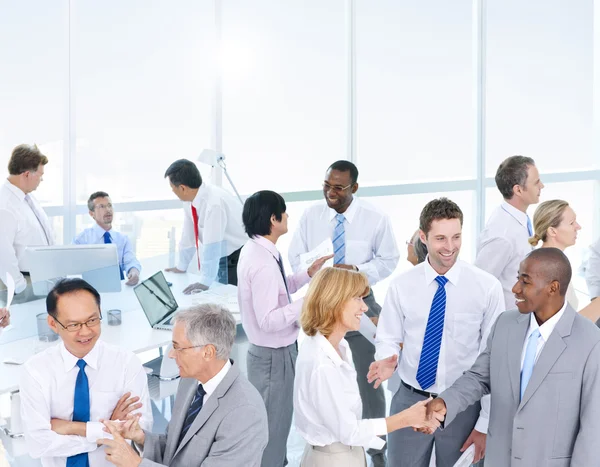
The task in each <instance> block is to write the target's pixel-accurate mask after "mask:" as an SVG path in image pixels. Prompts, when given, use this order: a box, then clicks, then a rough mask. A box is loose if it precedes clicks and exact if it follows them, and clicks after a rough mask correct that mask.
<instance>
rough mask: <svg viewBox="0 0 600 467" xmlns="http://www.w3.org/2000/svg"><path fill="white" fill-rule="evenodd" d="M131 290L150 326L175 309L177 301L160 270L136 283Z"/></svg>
mask: <svg viewBox="0 0 600 467" xmlns="http://www.w3.org/2000/svg"><path fill="white" fill-rule="evenodd" d="M133 290H134V291H135V295H136V296H137V299H138V301H139V302H140V305H141V306H142V310H144V313H145V314H146V318H148V321H149V322H150V326H154V325H155V324H158V323H160V322H161V321H162V320H163V319H164V318H166V317H167V316H168V315H169V314H170V313H172V312H173V311H175V310H176V309H177V302H176V301H175V297H173V294H172V293H171V289H170V288H169V285H168V284H167V280H166V279H165V275H164V274H163V273H162V271H158V272H157V273H156V274H154V275H153V276H152V277H150V278H148V279H146V280H145V281H143V282H141V283H140V284H139V285H136V286H135V287H134V289H133Z"/></svg>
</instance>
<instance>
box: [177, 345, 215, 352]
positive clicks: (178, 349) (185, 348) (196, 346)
mask: <svg viewBox="0 0 600 467" xmlns="http://www.w3.org/2000/svg"><path fill="white" fill-rule="evenodd" d="M207 345H209V344H202V345H192V346H191V347H179V346H178V345H177V344H173V350H174V351H175V352H181V351H182V350H187V349H197V348H200V347H206V346H207Z"/></svg>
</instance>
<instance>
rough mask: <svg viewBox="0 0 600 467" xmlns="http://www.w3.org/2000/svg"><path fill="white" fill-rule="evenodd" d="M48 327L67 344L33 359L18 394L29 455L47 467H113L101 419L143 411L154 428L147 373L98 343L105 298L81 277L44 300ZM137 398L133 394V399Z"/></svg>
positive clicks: (61, 284)
mask: <svg viewBox="0 0 600 467" xmlns="http://www.w3.org/2000/svg"><path fill="white" fill-rule="evenodd" d="M46 308H47V310H48V325H49V326H50V328H51V329H52V330H53V331H54V332H55V333H57V334H58V335H59V336H60V337H61V339H62V341H61V342H60V343H59V344H58V345H55V346H53V347H50V348H49V349H47V350H45V351H43V352H41V353H39V354H37V355H35V356H33V357H32V358H31V359H29V360H28V361H27V362H26V363H25V366H24V368H23V373H22V376H21V382H20V385H19V390H20V392H21V416H22V419H23V425H24V432H25V440H26V442H27V447H28V451H29V454H30V455H31V457H33V458H41V460H42V466H44V467H65V466H66V467H79V466H89V467H99V466H107V465H110V463H109V462H107V461H106V460H105V453H104V449H103V448H98V445H97V440H98V439H100V438H103V437H104V436H105V433H104V432H103V425H102V423H101V422H100V420H101V419H110V420H124V419H125V418H126V416H127V414H128V413H130V412H132V411H135V410H138V409H140V408H141V409H142V410H141V420H140V423H141V424H142V426H143V427H145V428H147V429H149V428H151V427H152V410H151V406H150V398H149V395H148V387H147V381H146V372H145V371H144V370H143V368H142V364H141V363H140V361H139V360H138V358H137V357H136V356H135V355H134V354H133V353H131V352H128V351H125V350H123V349H120V348H118V347H114V346H112V345H109V344H106V343H105V342H103V341H101V340H99V338H100V331H101V327H100V321H101V319H102V314H101V312H100V295H99V294H98V292H97V291H96V289H94V288H93V287H92V286H91V285H89V284H88V283H87V282H85V281H84V280H82V279H64V280H62V281H60V282H58V283H57V284H56V286H55V287H54V288H53V289H52V290H51V291H50V293H49V294H48V297H47V298H46ZM130 396H131V397H130Z"/></svg>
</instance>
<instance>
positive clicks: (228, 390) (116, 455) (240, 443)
mask: <svg viewBox="0 0 600 467" xmlns="http://www.w3.org/2000/svg"><path fill="white" fill-rule="evenodd" d="M174 323H175V324H174V327H173V349H172V350H171V351H170V353H169V357H170V358H174V359H175V361H176V362H177V366H178V367H179V372H180V375H181V378H182V379H181V382H180V383H179V389H178V391H177V395H176V397H175V405H174V407H173V415H172V418H171V423H170V424H169V427H168V429H167V434H164V435H158V434H154V433H150V432H148V431H144V430H142V429H141V428H140V427H139V425H138V424H137V417H132V418H130V419H129V420H128V421H127V422H126V423H124V424H121V425H118V424H114V423H111V422H105V424H106V426H107V428H108V429H109V430H110V432H111V433H112V434H113V436H114V440H109V439H104V440H98V443H99V444H103V445H105V446H106V454H107V458H108V460H110V461H111V462H112V463H113V464H115V465H116V466H118V467H131V466H138V465H141V466H147V467H150V466H161V465H166V466H169V467H188V466H192V465H211V466H212V467H239V466H241V465H243V466H248V467H251V466H259V465H260V463H261V459H262V453H263V450H264V449H265V446H266V445H267V440H268V426H267V412H266V409H265V404H264V402H263V400H262V398H261V397H260V394H259V393H258V391H257V390H256V389H255V388H254V386H253V385H252V384H250V382H249V381H248V380H247V379H246V378H245V377H244V376H243V375H242V374H240V370H239V368H238V366H237V365H236V364H234V363H233V362H232V361H231V360H229V354H230V352H231V348H232V347H233V341H234V339H235V334H236V324H235V319H234V318H233V315H232V314H231V313H230V312H229V311H228V310H227V309H225V308H223V307H221V306H220V305H214V304H203V305H198V306H193V307H191V308H188V309H186V310H183V311H180V312H178V313H177V314H176V315H175V321H174ZM125 439H130V440H132V441H134V443H135V445H136V446H137V447H138V448H140V449H143V458H141V457H140V456H139V455H138V454H137V453H136V452H135V450H134V449H133V448H132V447H131V446H130V445H129V444H128V443H127V442H126V441H125Z"/></svg>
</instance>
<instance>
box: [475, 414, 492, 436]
mask: <svg viewBox="0 0 600 467" xmlns="http://www.w3.org/2000/svg"><path fill="white" fill-rule="evenodd" d="M489 422H490V421H489V420H488V419H487V418H484V417H482V416H479V419H478V420H477V423H475V429H476V430H477V431H478V432H479V433H483V434H487V431H488V424H489Z"/></svg>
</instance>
